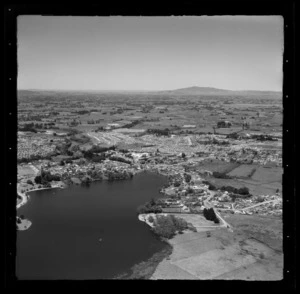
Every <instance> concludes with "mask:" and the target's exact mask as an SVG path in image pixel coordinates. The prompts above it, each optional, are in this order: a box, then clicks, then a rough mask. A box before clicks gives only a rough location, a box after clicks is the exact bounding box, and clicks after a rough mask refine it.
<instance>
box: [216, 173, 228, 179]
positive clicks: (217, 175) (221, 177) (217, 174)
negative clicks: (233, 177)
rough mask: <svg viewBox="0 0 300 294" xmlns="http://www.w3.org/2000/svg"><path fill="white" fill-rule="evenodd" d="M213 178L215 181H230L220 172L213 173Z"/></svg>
mask: <svg viewBox="0 0 300 294" xmlns="http://www.w3.org/2000/svg"><path fill="white" fill-rule="evenodd" d="M213 176H214V177H215V178H217V179H230V176H228V175H226V174H225V173H220V172H213Z"/></svg>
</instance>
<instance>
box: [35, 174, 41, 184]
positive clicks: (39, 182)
mask: <svg viewBox="0 0 300 294" xmlns="http://www.w3.org/2000/svg"><path fill="white" fill-rule="evenodd" d="M34 181H35V183H36V184H41V183H42V177H41V176H36V177H35V178H34Z"/></svg>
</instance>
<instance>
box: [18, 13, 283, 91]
mask: <svg viewBox="0 0 300 294" xmlns="http://www.w3.org/2000/svg"><path fill="white" fill-rule="evenodd" d="M17 37H18V89H48V90H128V91H130V90H145V91H152V90H153V91H156V90H173V89H178V88H185V87H192V86H199V87H215V88H221V89H229V90H266V91H281V90H282V78H283V73H282V63H283V60H282V59H283V18H282V17H281V16H168V17H124V16H112V17H98V16H94V17H73V16H38V15H36V16H33V15H22V16H18V33H17Z"/></svg>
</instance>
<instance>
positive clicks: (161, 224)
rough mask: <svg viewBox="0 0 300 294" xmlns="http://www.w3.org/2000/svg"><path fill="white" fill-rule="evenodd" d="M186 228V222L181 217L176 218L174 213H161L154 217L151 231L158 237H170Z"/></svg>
mask: <svg viewBox="0 0 300 294" xmlns="http://www.w3.org/2000/svg"><path fill="white" fill-rule="evenodd" d="M188 228H189V226H188V223H187V222H186V221H185V220H184V219H182V218H177V217H175V216H174V215H167V216H164V215H161V216H158V217H157V218H156V221H155V226H154V228H153V231H154V233H155V234H157V235H159V236H160V237H163V238H167V239H170V238H172V237H173V236H174V235H175V234H176V232H179V233H182V231H183V230H186V229H188Z"/></svg>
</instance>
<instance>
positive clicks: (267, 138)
mask: <svg viewBox="0 0 300 294" xmlns="http://www.w3.org/2000/svg"><path fill="white" fill-rule="evenodd" d="M252 138H254V139H256V140H258V141H278V139H276V138H273V137H272V136H270V135H262V134H261V135H252Z"/></svg>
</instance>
